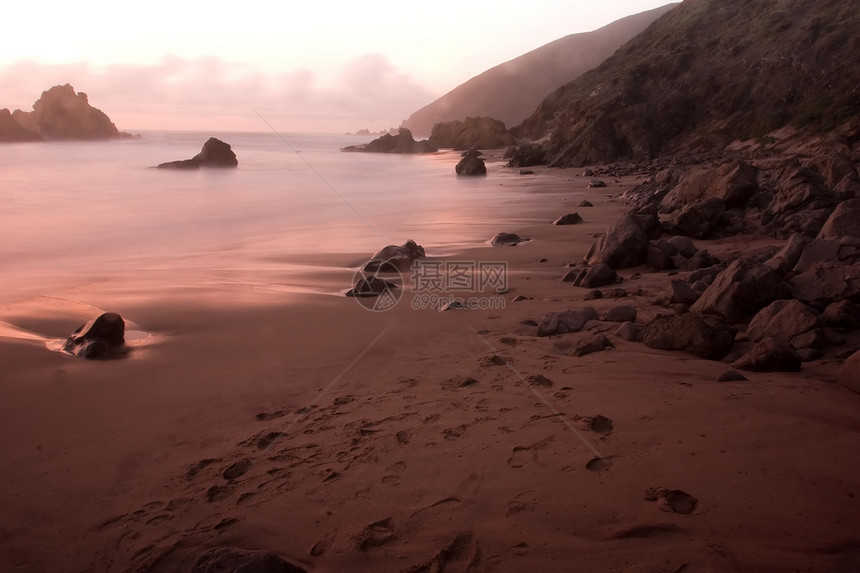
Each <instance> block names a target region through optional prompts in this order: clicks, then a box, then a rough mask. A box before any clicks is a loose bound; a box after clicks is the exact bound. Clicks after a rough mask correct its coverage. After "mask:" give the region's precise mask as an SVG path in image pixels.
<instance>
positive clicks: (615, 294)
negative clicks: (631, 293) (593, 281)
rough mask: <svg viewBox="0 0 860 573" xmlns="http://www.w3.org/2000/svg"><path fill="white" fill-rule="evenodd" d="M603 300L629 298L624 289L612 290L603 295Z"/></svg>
mask: <svg viewBox="0 0 860 573" xmlns="http://www.w3.org/2000/svg"><path fill="white" fill-rule="evenodd" d="M601 295H602V298H624V297H626V296H627V291H626V290H624V289H623V288H618V287H616V288H611V289H607V290H606V291H604V292H602V293H601Z"/></svg>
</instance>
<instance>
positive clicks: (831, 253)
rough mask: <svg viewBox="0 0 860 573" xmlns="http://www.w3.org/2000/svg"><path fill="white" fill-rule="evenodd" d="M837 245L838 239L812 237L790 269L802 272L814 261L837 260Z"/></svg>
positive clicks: (838, 245)
mask: <svg viewBox="0 0 860 573" xmlns="http://www.w3.org/2000/svg"><path fill="white" fill-rule="evenodd" d="M839 247H840V244H839V241H834V240H831V239H813V240H811V241H809V242H808V243H806V245H805V246H804V247H803V251H802V252H801V253H800V257H799V258H798V260H797V263H795V265H794V268H793V269H792V270H793V271H794V272H796V273H802V272H803V271H805V270H806V269H808V268H809V267H811V266H812V265H814V264H815V263H824V262H830V261H839Z"/></svg>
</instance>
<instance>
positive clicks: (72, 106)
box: [12, 84, 128, 140]
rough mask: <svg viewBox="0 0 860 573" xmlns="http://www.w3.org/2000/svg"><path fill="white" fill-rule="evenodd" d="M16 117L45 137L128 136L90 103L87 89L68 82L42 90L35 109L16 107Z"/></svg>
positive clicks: (92, 137)
mask: <svg viewBox="0 0 860 573" xmlns="http://www.w3.org/2000/svg"><path fill="white" fill-rule="evenodd" d="M12 117H13V118H14V120H15V121H16V122H17V123H18V124H19V125H21V126H22V127H23V128H24V129H26V130H27V131H30V132H32V133H35V134H38V135H39V136H41V137H42V138H44V139H65V140H81V139H84V140H89V139H119V138H121V137H125V136H128V134H122V133H120V132H119V130H117V128H116V126H115V125H114V124H113V122H112V121H111V120H110V118H109V117H108V116H107V115H106V114H105V113H104V112H103V111H101V110H100V109H97V108H95V107H93V106H91V105H90V103H89V98H88V97H87V94H85V93H84V92H78V93H75V88H73V87H72V86H71V85H69V84H65V85H62V86H54V87H52V88H51V89H49V90H47V91H44V92H42V97H40V98H39V99H38V100H37V101H36V103H34V104H33V111H21V110H20V109H16V110H15V111H14V112H13V113H12Z"/></svg>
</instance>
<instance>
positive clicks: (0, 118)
mask: <svg viewBox="0 0 860 573" xmlns="http://www.w3.org/2000/svg"><path fill="white" fill-rule="evenodd" d="M43 139H44V138H43V137H42V136H41V135H39V134H38V133H36V132H35V131H30V130H29V129H27V128H25V127H24V126H22V125H21V124H20V123H18V122H17V121H15V120H14V118H12V113H11V112H10V111H9V110H8V109H0V142H3V143H9V142H15V141H42V140H43Z"/></svg>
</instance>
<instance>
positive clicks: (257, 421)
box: [0, 165, 860, 573]
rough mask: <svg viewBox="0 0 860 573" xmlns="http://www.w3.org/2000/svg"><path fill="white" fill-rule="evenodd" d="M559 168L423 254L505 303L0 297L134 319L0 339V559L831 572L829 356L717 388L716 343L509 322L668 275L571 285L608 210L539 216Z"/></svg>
mask: <svg viewBox="0 0 860 573" xmlns="http://www.w3.org/2000/svg"><path fill="white" fill-rule="evenodd" d="M452 169H453V165H452ZM568 171H569V170H568ZM558 173H559V174H558V175H555V174H554V175H552V177H551V178H550V177H544V175H542V174H537V175H535V176H522V177H520V178H519V179H517V181H520V180H522V181H523V184H524V187H525V188H526V193H527V194H528V195H527V196H530V197H535V198H536V203H540V206H539V207H536V208H535V210H534V211H533V212H531V214H529V215H528V218H530V219H531V220H532V222H530V223H528V224H525V225H522V226H520V227H519V228H515V226H514V225H511V227H510V228H501V227H502V224H501V223H497V225H498V226H499V228H498V229H497V231H499V232H500V231H507V232H516V233H522V234H524V235H529V236H532V237H533V238H534V240H533V241H531V242H528V243H524V244H521V245H519V246H517V247H495V248H494V247H490V246H488V245H480V246H475V247H474V248H468V249H464V250H462V251H458V252H456V253H454V254H452V255H449V256H448V257H446V259H447V260H457V259H461V260H463V259H465V260H471V259H475V260H484V259H486V258H490V257H492V258H493V259H494V260H496V259H498V258H504V259H505V260H506V261H508V264H509V265H510V266H509V269H510V273H511V274H510V276H509V290H508V292H507V293H505V294H504V297H505V308H504V309H503V310H498V309H497V310H476V311H461V310H453V311H449V312H437V311H430V310H426V311H416V310H412V308H410V307H409V305H406V304H404V302H405V301H404V300H401V302H400V303H399V304H398V306H396V307H395V308H394V309H392V310H391V311H388V312H377V313H374V312H369V311H367V310H365V309H363V308H361V307H360V305H358V304H356V303H355V301H353V300H350V299H348V298H346V297H336V296H328V295H325V296H321V295H319V294H304V293H295V292H293V293H290V294H285V293H282V292H270V291H266V290H264V289H258V290H254V289H247V288H245V289H244V290H243V288H242V287H241V285H236V287H235V288H231V289H225V285H228V284H230V283H228V282H224V283H222V284H215V285H208V289H209V290H207V289H206V288H201V287H204V286H205V285H198V287H197V288H195V289H192V290H190V291H189V290H188V289H184V288H182V287H181V286H179V285H174V286H173V287H172V288H170V287H168V288H164V287H163V288H162V290H161V291H159V292H150V293H148V294H149V296H148V297H141V296H140V294H141V293H140V292H139V291H137V292H135V291H131V292H129V291H125V290H123V289H122V288H115V289H114V290H110V289H104V290H99V289H98V288H93V287H91V288H90V290H87V289H83V290H82V291H80V292H79V293H78V294H83V295H85V296H80V297H74V298H75V300H76V301H77V302H76V303H74V304H73V303H70V302H69V301H67V300H66V301H63V300H61V299H48V298H47V297H41V298H39V299H35V300H32V301H29V303H28V304H24V305H19V306H18V314H17V315H9V314H8V312H9V311H8V309H6V313H4V314H3V315H0V320H4V321H5V320H9V318H12V319H14V324H15V325H17V326H20V327H23V328H27V329H28V330H32V331H35V332H39V333H44V334H45V335H52V336H55V337H61V336H65V335H68V333H69V332H71V330H73V329H74V328H76V327H77V326H79V325H80V324H81V322H82V321H81V318H84V316H85V315H86V316H88V318H87V319H89V318H92V316H90V315H88V313H91V312H93V308H94V307H88V306H85V305H86V304H93V305H95V306H98V307H99V308H104V309H105V310H110V311H116V312H119V313H120V314H122V315H123V316H124V317H128V318H129V319H131V320H133V321H134V323H135V324H136V325H139V327H140V328H142V329H144V330H146V331H148V332H154V333H156V334H157V336H156V338H155V339H154V340H153V341H152V342H151V343H150V344H148V345H146V346H144V347H143V348H141V349H140V350H138V351H135V353H133V354H132V355H131V356H130V357H129V358H127V359H124V360H116V361H110V362H103V363H99V362H96V363H93V362H86V361H82V360H77V359H73V358H71V357H68V356H65V355H61V354H59V353H54V352H50V351H47V350H44V349H38V348H36V347H34V346H33V345H28V344H19V343H15V342H10V341H9V340H8V339H3V338H0V360H2V363H3V364H4V365H5V367H6V370H7V374H6V376H7V382H6V385H5V387H4V390H3V391H4V394H5V396H4V398H5V399H4V400H3V401H2V402H3V406H0V419H2V420H4V435H5V438H4V441H5V444H4V449H3V460H2V461H3V463H4V465H5V466H6V467H7V468H13V469H12V471H11V473H10V474H7V477H6V482H5V491H4V493H3V494H2V501H3V502H4V504H5V505H6V506H7V507H8V508H9V516H10V517H9V521H8V522H7V523H6V524H4V525H3V526H0V527H2V529H0V550H2V552H0V555H5V556H6V557H3V558H2V559H3V560H8V562H9V564H10V565H11V567H14V566H16V565H17V564H20V566H22V567H25V568H27V567H29V568H31V569H34V570H48V569H52V568H53V569H58V570H59V569H62V570H67V571H84V570H91V571H105V572H113V571H127V570H143V571H151V572H153V573H158V572H160V571H176V570H182V571H190V570H191V566H192V564H193V563H194V561H195V560H196V558H197V557H198V556H199V555H200V553H201V552H202V550H203V549H205V548H207V547H214V546H236V547H242V548H245V549H261V550H267V551H273V552H276V553H278V554H279V555H282V556H284V557H286V558H288V559H290V560H291V561H293V562H295V563H297V564H300V565H302V566H303V567H305V568H307V569H308V570H309V571H339V570H351V571H379V570H407V571H424V570H427V571H429V570H432V568H433V567H437V568H439V569H441V568H443V567H444V568H445V570H446V571H449V570H450V571H518V570H536V569H546V570H557V569H559V567H560V566H561V567H562V568H564V567H568V566H575V567H576V568H577V569H578V570H582V571H605V570H619V571H631V572H632V571H651V570H663V569H667V570H671V571H675V570H680V569H684V570H685V571H686V570H689V571H700V570H708V569H711V570H724V571H766V570H768V571H771V570H779V571H788V570H794V569H797V568H802V569H805V570H810V571H827V570H831V569H832V567H833V566H834V564H838V559H839V558H840V556H841V553H840V552H846V554H848V553H847V552H850V551H851V549H850V548H851V547H852V545H851V543H854V542H855V541H854V540H853V537H852V535H853V534H852V533H851V532H852V531H856V530H857V528H858V527H860V523H858V518H857V515H858V512H857V511H856V506H857V503H858V502H857V498H856V497H855V494H857V493H858V487H860V480H858V478H856V477H855V475H854V474H855V473H856V472H854V471H853V469H854V468H856V467H857V464H858V462H860V453H858V452H857V448H856V446H854V444H856V439H857V437H860V428H858V427H857V424H856V422H855V416H854V414H855V412H856V406H857V405H858V402H860V397H858V396H856V395H854V394H852V393H850V392H848V391H847V390H845V389H844V388H841V387H839V386H837V385H835V384H833V383H830V381H831V379H832V377H833V376H834V375H835V369H836V368H837V365H836V364H833V363H826V361H819V362H821V363H818V362H816V363H811V364H808V365H804V370H803V371H801V372H800V373H796V374H784V373H763V374H752V375H749V376H748V377H749V378H750V381H747V382H726V383H716V382H714V380H715V378H716V376H717V375H719V374H720V373H721V372H723V371H724V370H726V368H727V365H726V364H725V363H721V362H714V361H706V360H701V359H698V358H695V357H693V356H691V355H689V354H686V353H683V352H663V351H658V350H653V349H650V348H648V347H646V346H644V345H643V344H640V343H633V342H627V341H625V340H622V339H620V338H617V337H611V340H612V341H613V343H614V344H615V348H614V349H610V350H608V351H605V352H596V353H594V354H590V355H588V356H584V357H581V358H575V357H571V356H567V355H565V354H564V352H563V348H560V346H559V345H560V344H564V343H567V342H568V341H570V340H572V339H577V338H578V337H579V335H576V334H567V335H560V336H555V337H547V338H537V337H536V336H534V331H535V327H534V326H530V325H528V324H524V321H527V320H533V321H539V320H540V319H541V318H542V317H543V316H544V314H545V313H546V312H550V311H559V310H564V309H567V308H578V307H581V306H585V305H591V306H594V307H595V308H596V309H597V310H598V312H599V313H600V314H602V313H603V312H605V311H606V310H608V309H610V308H612V307H614V306H617V305H619V304H621V303H631V302H632V304H634V305H635V306H636V308H637V310H639V312H640V317H641V318H640V319H638V320H637V321H642V322H644V321H646V320H647V317H648V316H649V315H652V314H655V313H657V312H660V311H661V310H662V311H663V312H665V309H660V308H659V307H654V306H652V305H651V300H652V299H653V298H654V297H655V296H656V295H657V294H659V292H660V289H661V288H663V287H664V286H665V284H666V281H667V278H666V275H667V273H665V272H661V273H649V272H645V271H643V269H640V268H635V269H628V270H625V271H623V272H622V273H620V274H622V275H623V276H624V278H625V279H626V280H625V282H624V283H622V284H621V285H620V286H623V287H630V288H635V289H641V291H642V294H640V295H638V296H633V297H628V298H627V299H620V300H615V299H602V300H595V301H583V297H584V295H585V293H586V292H588V289H581V288H575V287H572V286H570V285H569V284H563V283H560V282H559V281H558V278H560V276H561V275H562V274H563V273H564V270H565V269H564V265H565V264H566V263H568V262H576V263H578V262H579V261H580V259H581V258H582V256H583V255H584V254H585V252H586V251H587V249H588V247H589V245H590V244H591V242H592V241H593V240H594V237H593V236H592V235H593V234H594V233H600V232H603V231H605V229H606V227H607V226H608V225H609V224H611V223H612V222H613V221H614V220H615V219H616V218H617V216H618V215H619V214H620V213H621V212H623V211H625V210H626V209H627V207H626V206H625V205H623V204H621V203H620V202H611V203H605V204H600V203H598V202H597V201H594V200H592V202H593V203H594V205H595V206H594V207H591V208H585V209H580V208H571V209H569V211H571V212H572V211H579V212H580V214H581V215H582V216H583V218H584V219H585V223H581V224H578V225H574V226H568V227H563V226H560V227H556V226H553V225H551V222H552V220H553V219H554V218H555V217H557V216H560V215H563V214H564V212H561V211H562V210H563V209H562V206H563V205H564V204H565V203H567V202H568V201H562V200H561V199H562V198H564V197H565V196H568V194H569V193H571V192H570V189H569V187H568V186H567V185H565V184H564V183H566V182H565V181H563V179H565V177H566V174H562V173H563V172H562V171H560V170H559V171H558ZM574 177H575V176H574ZM529 178H534V179H529ZM634 179H638V180H641V177H640V178H634ZM584 180H585V178H583V181H584ZM607 183H609V182H607ZM529 187H532V188H534V190H533V191H529ZM620 189H623V187H622V186H619V187H614V186H610V187H609V188H607V189H597V190H593V191H594V194H595V195H598V194H604V193H605V194H612V193H613V192H617V191H618V190H620ZM578 192H579V190H578V189H576V190H575V193H576V194H570V195H569V196H570V197H576V199H577V201H578V200H579V198H580V197H579V196H578ZM532 193H533V194H532ZM588 193H591V191H589V192H588ZM559 204H561V205H559ZM564 209H566V207H564ZM551 213H555V215H554V216H553V217H551V218H549V219H548V220H546V221H544V220H543V217H542V216H541V214H546V215H547V216H548V215H550V214H551ZM407 238H409V237H406V238H404V240H406V239H407ZM487 239H489V237H487ZM765 242H766V241H765ZM696 243H697V245H698V244H700V243H701V244H702V245H703V246H706V247H707V248H709V249H712V252H715V253H718V254H724V253H728V252H731V251H732V250H737V249H739V248H740V245H739V244H738V242H737V241H734V240H733V239H732V238H729V239H721V240H717V241H696ZM370 255H371V253H367V256H370ZM541 258H546V259H547V261H546V262H543V263H541V262H538V261H539V260H540V259H541ZM636 271H642V272H641V276H640V278H638V279H632V278H631V277H632V275H633V273H634V272H636ZM332 274H333V275H334V274H339V271H332ZM309 276H310V278H311V279H312V278H313V275H312V274H311V275H309ZM317 276H319V273H318V275H317ZM321 280H323V281H325V280H328V281H330V282H331V284H335V282H336V280H339V279H335V278H334V277H333V276H331V277H328V278H326V277H322V279H321ZM120 286H122V285H120ZM343 286H344V288H348V286H349V285H346V284H344V285H343ZM159 294H160V295H161V298H160V300H158V304H156V303H155V301H156V299H157V297H158V295H159ZM225 295H226V296H225ZM518 295H522V296H525V297H527V300H523V301H520V302H512V299H513V297H515V296H518ZM404 296H406V293H404ZM99 297H101V298H102V301H99V300H98V299H99ZM48 313H50V316H45V314H48ZM416 313H417V314H416ZM10 322H11V321H10ZM601 328H603V329H605V328H606V327H605V326H598V330H600V329H601ZM606 332H607V335H611V333H612V330H606ZM583 334H585V333H583ZM851 341H854V342H857V343H860V339H858V337H857V336H856V333H854V334H853V335H852V337H851ZM537 376H541V377H543V378H535V377H537ZM533 380H537V381H538V382H537V383H533V382H532V381H533ZM543 380H546V382H544V381H543ZM598 416H600V417H603V418H605V419H608V420H610V421H611V429H610V430H609V431H605V427H601V428H598V429H600V430H601V431H598V429H594V428H593V426H594V425H593V421H594V420H595V419H596V418H597V417H598ZM822 444H826V447H822ZM595 458H600V459H602V460H605V464H604V465H601V464H597V465H596V466H595V464H593V463H592V462H593V460H594V459H595ZM589 465H591V467H589ZM595 467H597V469H595ZM649 488H668V489H679V490H684V491H686V492H689V494H690V495H692V496H693V497H695V498H696V499H697V500H698V501H697V504H696V506H695V509H694V510H693V512H692V514H691V515H681V514H678V513H672V512H665V511H661V510H660V508H659V504H656V503H654V502H651V501H648V500H646V499H645V493H646V490H648V489H649ZM45 547H64V548H66V549H65V554H64V555H62V556H59V555H57V556H54V555H51V554H50V552H48V553H46V552H45V551H44V548H45ZM64 567H65V568H64Z"/></svg>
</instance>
